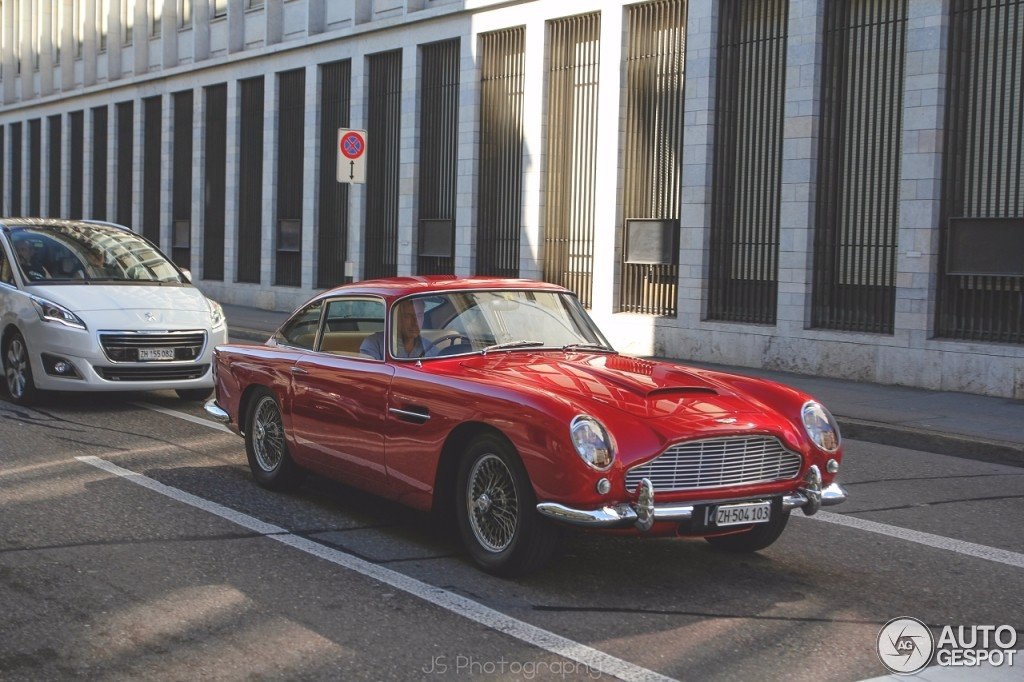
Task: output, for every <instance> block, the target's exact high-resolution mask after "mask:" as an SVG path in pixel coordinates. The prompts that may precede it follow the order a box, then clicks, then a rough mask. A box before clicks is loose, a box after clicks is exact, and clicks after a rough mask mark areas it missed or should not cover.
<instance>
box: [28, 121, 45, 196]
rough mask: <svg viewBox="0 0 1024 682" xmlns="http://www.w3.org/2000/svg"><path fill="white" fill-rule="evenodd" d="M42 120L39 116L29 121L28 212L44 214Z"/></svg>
mask: <svg viewBox="0 0 1024 682" xmlns="http://www.w3.org/2000/svg"><path fill="white" fill-rule="evenodd" d="M41 145H42V121H40V120H39V119H38V118H36V119H32V120H31V121H29V122H28V212H29V214H30V215H33V216H38V215H40V214H42V207H41V205H40V197H41V196H42V191H43V188H42V170H41V166H42V163H43V160H42V158H41V157H42V149H41Z"/></svg>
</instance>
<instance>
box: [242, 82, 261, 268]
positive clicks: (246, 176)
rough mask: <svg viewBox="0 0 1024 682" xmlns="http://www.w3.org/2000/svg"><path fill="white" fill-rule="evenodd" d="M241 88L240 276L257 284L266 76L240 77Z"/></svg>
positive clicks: (259, 252)
mask: <svg viewBox="0 0 1024 682" xmlns="http://www.w3.org/2000/svg"><path fill="white" fill-rule="evenodd" d="M240 88H241V97H240V103H239V104H240V109H239V118H240V119H241V121H240V122H241V129H240V131H239V132H240V135H239V138H240V139H239V163H238V239H237V243H238V276H237V279H238V281H239V282H252V283H256V284H258V283H259V281H260V258H261V253H262V248H261V241H262V239H263V76H259V77H257V78H248V79H246V80H243V81H240Z"/></svg>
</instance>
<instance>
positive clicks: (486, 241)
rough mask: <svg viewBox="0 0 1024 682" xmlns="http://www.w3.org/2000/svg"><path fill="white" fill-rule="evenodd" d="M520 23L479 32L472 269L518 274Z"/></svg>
mask: <svg viewBox="0 0 1024 682" xmlns="http://www.w3.org/2000/svg"><path fill="white" fill-rule="evenodd" d="M525 36H526V31H525V29H524V28H523V27H522V26H517V27H516V28H510V29H506V30H503V31H495V32H494V33H485V34H483V35H481V36H480V176H479V188H478V192H477V195H478V199H477V240H476V271H477V272H478V273H479V274H481V275H494V276H497V277H518V276H519V240H520V221H521V216H522V202H523V84H524V80H525V78H526V66H525V62H526V51H525V47H524V46H525Z"/></svg>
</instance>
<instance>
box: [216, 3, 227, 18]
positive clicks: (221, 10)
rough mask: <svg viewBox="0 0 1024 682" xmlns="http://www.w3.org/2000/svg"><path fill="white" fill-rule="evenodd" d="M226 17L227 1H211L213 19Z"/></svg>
mask: <svg viewBox="0 0 1024 682" xmlns="http://www.w3.org/2000/svg"><path fill="white" fill-rule="evenodd" d="M227 15H228V0H213V18H214V19H217V18H219V17H226V16H227Z"/></svg>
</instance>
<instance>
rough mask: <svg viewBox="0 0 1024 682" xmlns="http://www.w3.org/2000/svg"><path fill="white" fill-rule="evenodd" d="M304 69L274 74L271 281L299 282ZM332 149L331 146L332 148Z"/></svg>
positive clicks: (304, 113)
mask: <svg viewBox="0 0 1024 682" xmlns="http://www.w3.org/2000/svg"><path fill="white" fill-rule="evenodd" d="M305 102H306V71H305V69H296V70H294V71H285V72H284V73H281V74H278V91H277V111H278V118H277V141H278V147H277V148H278V150H279V151H278V154H277V235H276V239H275V244H276V248H277V263H276V266H277V270H276V275H275V279H274V283H275V284H279V285H283V286H295V287H297V286H299V285H301V284H302V158H303V154H302V150H303V147H304V143H305V117H306V106H305ZM332 149H333V147H332Z"/></svg>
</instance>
